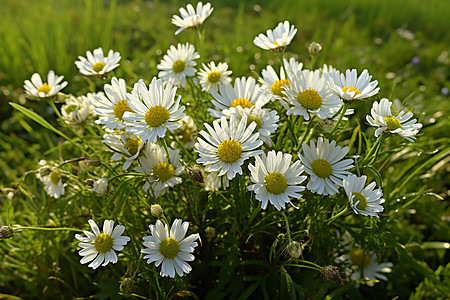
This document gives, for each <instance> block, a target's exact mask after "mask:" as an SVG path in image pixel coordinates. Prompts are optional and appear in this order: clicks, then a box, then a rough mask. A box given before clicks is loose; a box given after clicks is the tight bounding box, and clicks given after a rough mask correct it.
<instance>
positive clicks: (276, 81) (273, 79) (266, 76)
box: [259, 65, 290, 101]
mask: <svg viewBox="0 0 450 300" xmlns="http://www.w3.org/2000/svg"><path fill="white" fill-rule="evenodd" d="M261 75H262V78H260V79H259V82H261V84H262V87H261V88H262V89H263V90H264V91H265V93H266V94H267V95H268V96H269V97H270V100H271V101H275V100H280V101H284V100H283V98H285V97H286V96H285V94H284V91H285V86H286V85H288V86H289V85H290V83H289V80H288V79H287V76H286V73H285V71H284V68H283V67H280V76H279V77H278V74H277V72H275V70H274V69H273V68H272V66H270V65H269V66H267V68H266V69H264V70H262V71H261Z"/></svg>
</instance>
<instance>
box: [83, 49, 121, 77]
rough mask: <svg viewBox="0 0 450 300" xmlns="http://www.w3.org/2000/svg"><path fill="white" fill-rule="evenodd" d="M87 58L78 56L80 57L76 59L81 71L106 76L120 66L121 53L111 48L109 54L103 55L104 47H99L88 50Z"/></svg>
mask: <svg viewBox="0 0 450 300" xmlns="http://www.w3.org/2000/svg"><path fill="white" fill-rule="evenodd" d="M86 57H87V59H86V58H84V57H82V56H78V58H79V59H80V60H79V61H76V62H75V64H76V65H77V67H78V69H79V70H80V73H81V74H83V75H96V76H105V75H106V74H107V73H109V72H111V71H112V70H113V69H115V68H117V67H118V66H119V61H120V58H121V57H120V53H119V52H114V51H113V50H109V52H108V56H106V57H105V56H103V49H102V47H99V48H97V49H95V50H94V51H93V54H92V53H91V52H90V51H86Z"/></svg>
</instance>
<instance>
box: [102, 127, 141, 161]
mask: <svg viewBox="0 0 450 300" xmlns="http://www.w3.org/2000/svg"><path fill="white" fill-rule="evenodd" d="M102 142H103V143H105V144H106V146H108V147H109V148H111V149H112V150H113V151H115V152H116V153H114V154H113V156H112V157H111V160H112V161H116V160H119V159H121V158H122V157H123V156H125V157H127V159H126V161H125V164H124V165H123V170H126V169H128V168H129V167H130V165H131V163H132V162H133V161H134V160H135V159H136V158H137V157H138V156H139V154H140V153H141V150H142V147H143V146H144V145H145V143H143V142H142V140H141V139H140V137H139V136H137V135H134V134H131V133H127V132H126V133H106V134H105V135H104V136H103V141H102Z"/></svg>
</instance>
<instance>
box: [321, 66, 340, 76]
mask: <svg viewBox="0 0 450 300" xmlns="http://www.w3.org/2000/svg"><path fill="white" fill-rule="evenodd" d="M319 71H320V74H322V75H324V74H327V73H335V72H338V70H337V69H336V68H335V67H333V66H332V65H327V64H323V66H322V68H319Z"/></svg>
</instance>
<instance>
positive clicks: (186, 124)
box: [173, 115, 198, 149]
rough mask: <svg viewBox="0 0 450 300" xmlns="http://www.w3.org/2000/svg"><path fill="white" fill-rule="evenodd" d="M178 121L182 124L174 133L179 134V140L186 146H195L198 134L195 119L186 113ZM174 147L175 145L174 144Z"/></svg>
mask: <svg viewBox="0 0 450 300" xmlns="http://www.w3.org/2000/svg"><path fill="white" fill-rule="evenodd" d="M177 123H178V124H180V125H181V126H180V127H179V128H178V129H177V130H175V131H174V134H175V135H176V136H178V140H179V141H180V142H181V143H183V145H184V147H185V148H187V149H190V148H194V145H195V141H196V140H197V134H198V133H197V125H195V122H194V119H192V118H191V117H189V116H188V115H186V116H184V118H182V119H180V120H178V121H177ZM173 148H175V147H174V146H173Z"/></svg>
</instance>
